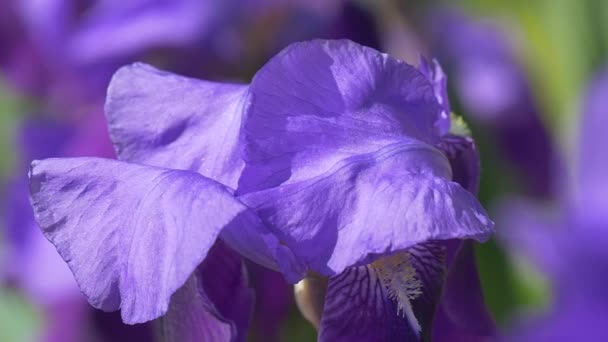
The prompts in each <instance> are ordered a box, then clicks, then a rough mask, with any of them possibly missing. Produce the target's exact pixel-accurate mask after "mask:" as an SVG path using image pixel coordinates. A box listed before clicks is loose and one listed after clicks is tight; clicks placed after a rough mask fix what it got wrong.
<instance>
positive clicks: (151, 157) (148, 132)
mask: <svg viewBox="0 0 608 342" xmlns="http://www.w3.org/2000/svg"><path fill="white" fill-rule="evenodd" d="M246 102H247V87H246V86H244V85H235V84H220V83H213V82H206V81H200V80H195V79H190V78H187V77H181V76H177V75H173V74H170V73H167V72H163V71H160V70H157V69H155V68H153V67H151V66H148V65H145V64H141V63H135V64H132V65H130V66H127V67H123V68H122V69H120V70H119V71H118V72H117V73H116V74H115V75H114V77H113V79H112V82H111V83H110V87H109V89H108V96H107V100H106V106H105V110H106V116H107V119H108V125H109V127H110V135H111V138H112V141H113V143H114V146H115V148H116V154H117V156H118V159H121V160H126V161H130V162H137V163H143V164H147V165H153V166H160V167H169V168H172V169H181V170H191V171H195V172H199V173H200V174H202V175H203V176H205V177H209V178H211V179H213V180H216V181H218V182H220V183H222V184H225V185H227V186H229V187H232V188H236V183H237V180H238V177H239V176H240V173H241V170H242V168H243V162H242V160H241V158H240V146H239V133H240V126H241V119H242V115H243V110H244V106H245V104H246Z"/></svg>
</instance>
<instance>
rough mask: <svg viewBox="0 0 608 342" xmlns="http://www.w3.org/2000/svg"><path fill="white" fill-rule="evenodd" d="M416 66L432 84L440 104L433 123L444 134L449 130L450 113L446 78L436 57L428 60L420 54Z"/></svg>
mask: <svg viewBox="0 0 608 342" xmlns="http://www.w3.org/2000/svg"><path fill="white" fill-rule="evenodd" d="M431 63H432V64H431ZM418 68H419V69H420V71H421V72H422V73H423V74H424V76H426V78H427V79H428V80H429V82H430V83H431V84H432V85H433V93H434V94H435V98H436V99H437V103H439V105H440V106H441V114H439V118H438V119H437V122H436V123H435V125H437V128H438V129H439V132H440V133H441V134H442V135H443V134H446V133H447V132H449V131H450V114H451V112H452V110H451V109H450V99H449V98H448V78H447V76H446V75H445V73H444V72H443V69H442V68H441V65H439V62H438V61H437V60H436V59H433V60H432V61H431V62H429V61H428V60H427V59H426V58H424V57H422V56H421V57H420V66H419V67H418Z"/></svg>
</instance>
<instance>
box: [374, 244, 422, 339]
mask: <svg viewBox="0 0 608 342" xmlns="http://www.w3.org/2000/svg"><path fill="white" fill-rule="evenodd" d="M410 258H411V255H410V254H409V253H407V252H402V253H398V254H394V255H391V256H387V257H384V258H380V259H378V260H376V261H374V262H373V263H371V267H372V269H374V270H375V271H376V274H377V276H378V278H379V280H380V283H381V284H382V286H383V287H384V290H385V291H386V295H387V297H388V298H389V299H391V300H394V301H395V302H397V314H399V315H402V316H403V317H406V318H407V319H408V321H409V322H410V324H411V325H412V328H413V329H414V330H415V331H416V332H420V331H421V328H420V324H419V323H418V320H417V319H416V316H415V315H414V312H413V311H412V305H411V303H410V301H411V300H414V299H416V298H418V296H420V295H421V294H422V282H421V281H420V280H419V279H418V277H417V275H416V269H415V268H414V267H413V266H412V264H411V262H410Z"/></svg>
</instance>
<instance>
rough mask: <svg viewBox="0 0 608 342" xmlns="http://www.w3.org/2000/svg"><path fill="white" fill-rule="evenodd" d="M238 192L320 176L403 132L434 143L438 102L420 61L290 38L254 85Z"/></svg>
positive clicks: (333, 42) (348, 43) (342, 44)
mask: <svg viewBox="0 0 608 342" xmlns="http://www.w3.org/2000/svg"><path fill="white" fill-rule="evenodd" d="M250 90H251V94H252V95H251V96H252V98H251V105H250V107H249V109H248V117H247V120H246V122H245V124H244V135H245V141H246V148H245V159H246V167H245V169H244V171H243V177H242V178H241V181H240V182H239V188H238V191H239V193H247V192H251V191H256V190H262V189H267V188H270V187H273V186H277V185H280V184H285V183H289V182H295V181H299V180H302V179H306V178H311V177H314V176H317V175H319V174H321V173H323V172H325V171H327V170H328V169H329V168H331V167H332V165H334V164H335V163H336V162H338V161H340V160H341V159H344V158H346V157H350V156H353V155H357V154H362V153H368V152H372V151H375V150H378V149H379V148H380V147H382V146H386V145H388V144H390V143H394V142H396V141H399V140H400V139H402V138H408V137H409V138H415V139H418V140H421V141H424V142H427V143H429V144H434V143H435V142H436V141H437V140H438V138H439V135H438V131H437V129H436V127H435V126H434V123H435V121H436V120H437V116H438V114H439V112H440V107H439V105H438V104H437V101H436V99H435V97H434V95H433V89H432V86H431V84H430V83H429V82H428V80H427V79H426V77H425V76H424V75H423V74H422V73H421V72H420V71H419V70H418V69H416V68H415V67H413V66H410V65H408V64H406V63H404V62H401V61H398V60H395V59H393V58H391V57H389V56H387V55H386V54H382V53H380V52H378V51H376V50H374V49H371V48H367V47H363V46H361V45H358V44H356V43H353V42H351V41H346V40H329V41H324V40H315V41H311V42H304V43H296V44H292V45H290V46H289V47H287V48H286V49H284V50H283V51H282V52H281V53H279V54H278V55H277V56H275V57H274V58H273V59H272V60H271V61H270V62H268V63H267V64H266V65H265V66H264V67H263V68H262V69H261V70H260V71H259V72H258V73H257V74H256V75H255V77H254V79H253V82H252V83H251V89H250Z"/></svg>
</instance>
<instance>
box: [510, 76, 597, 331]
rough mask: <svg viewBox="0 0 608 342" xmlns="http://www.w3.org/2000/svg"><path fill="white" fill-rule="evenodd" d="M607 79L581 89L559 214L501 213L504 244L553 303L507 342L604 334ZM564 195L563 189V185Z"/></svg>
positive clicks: (516, 208) (518, 205)
mask: <svg viewBox="0 0 608 342" xmlns="http://www.w3.org/2000/svg"><path fill="white" fill-rule="evenodd" d="M607 99H608V73H607V72H604V73H603V74H601V75H600V76H599V77H598V78H597V79H596V80H595V81H594V82H593V83H592V84H591V86H590V87H589V89H588V93H587V96H586V98H585V100H584V103H585V106H584V109H583V115H582V125H581V128H582V129H581V131H580V139H579V144H580V145H579V150H578V152H579V163H578V170H577V173H578V177H577V178H578V180H577V182H576V184H575V186H574V188H575V192H576V193H575V194H571V193H569V194H568V196H566V197H565V198H564V199H562V201H561V203H559V209H560V212H559V214H555V213H554V214H551V213H550V212H549V211H548V210H544V211H543V210H541V209H540V208H537V207H535V205H534V204H533V203H529V202H526V201H514V202H512V203H510V204H509V205H507V206H506V207H505V209H504V213H503V216H504V218H503V221H504V226H505V229H504V232H503V237H504V240H505V241H506V242H507V243H508V246H509V247H511V249H512V250H513V252H514V253H516V254H518V255H523V256H525V257H527V258H528V259H529V260H530V261H531V262H532V263H533V264H535V266H537V268H538V269H539V270H540V271H542V272H543V273H545V274H546V275H547V276H548V277H549V279H550V280H551V281H552V284H553V298H554V300H553V303H552V307H551V308H549V311H548V312H547V313H545V314H544V315H541V316H540V317H534V318H530V319H528V320H527V321H525V322H523V323H522V324H521V326H519V328H520V329H519V330H517V331H515V332H514V333H513V336H512V340H514V341H563V340H585V341H604V340H606V339H607V338H608V327H606V324H605V322H604V318H605V317H606V315H608V296H607V295H606V291H605V289H606V287H607V286H608V278H606V276H605V272H606V270H608V231H607V230H606V227H608V215H607V214H606V208H607V203H608V201H607V197H606V194H608V192H607V190H608V179H607V178H606V171H607V170H608V154H607V153H606V149H605V148H604V146H605V145H606V143H608V139H607V136H606V134H605V129H606V128H607V127H608V115H607V113H608V112H607V111H606V108H607V106H608V102H607ZM562 185H564V188H568V187H567V185H566V184H562Z"/></svg>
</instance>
